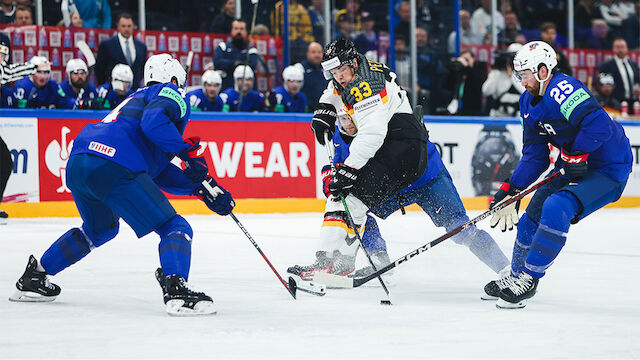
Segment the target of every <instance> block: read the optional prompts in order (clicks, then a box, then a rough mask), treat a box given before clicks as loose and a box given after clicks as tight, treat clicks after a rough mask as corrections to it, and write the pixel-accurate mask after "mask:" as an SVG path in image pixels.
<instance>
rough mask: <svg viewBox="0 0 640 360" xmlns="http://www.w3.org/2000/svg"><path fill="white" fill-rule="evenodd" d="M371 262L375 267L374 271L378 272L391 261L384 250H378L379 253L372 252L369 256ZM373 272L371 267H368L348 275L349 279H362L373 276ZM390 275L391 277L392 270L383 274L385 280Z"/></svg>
mask: <svg viewBox="0 0 640 360" xmlns="http://www.w3.org/2000/svg"><path fill="white" fill-rule="evenodd" d="M371 260H373V263H374V264H375V265H376V269H378V270H380V269H382V268H383V267H385V266H387V265H389V264H391V260H390V259H389V254H388V253H387V251H386V250H379V251H375V252H373V253H372V254H371ZM373 272H374V270H373V266H371V265H368V266H365V267H362V268H360V269H358V270H356V271H355V272H354V273H353V274H351V275H349V277H352V278H355V279H358V278H363V277H365V276H369V275H371V274H373ZM391 275H393V270H389V271H387V272H386V273H384V276H385V278H386V277H388V276H391Z"/></svg>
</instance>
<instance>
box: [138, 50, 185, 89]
mask: <svg viewBox="0 0 640 360" xmlns="http://www.w3.org/2000/svg"><path fill="white" fill-rule="evenodd" d="M173 78H176V80H177V81H178V86H179V87H183V86H184V84H185V81H186V80H187V73H186V72H185V71H184V68H183V67H182V65H180V62H179V61H178V60H176V59H174V58H172V57H171V55H169V54H158V55H153V56H152V57H150V58H148V59H147V62H146V63H145V64H144V84H145V85H149V83H150V82H152V81H155V82H159V83H168V82H171V80H172V79H173Z"/></svg>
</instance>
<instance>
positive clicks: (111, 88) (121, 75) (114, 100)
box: [92, 64, 193, 111]
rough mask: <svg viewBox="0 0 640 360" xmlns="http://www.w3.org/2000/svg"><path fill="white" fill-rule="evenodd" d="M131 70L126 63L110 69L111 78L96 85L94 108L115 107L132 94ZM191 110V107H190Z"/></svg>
mask: <svg viewBox="0 0 640 360" xmlns="http://www.w3.org/2000/svg"><path fill="white" fill-rule="evenodd" d="M132 84H133V71H132V70H131V68H130V67H129V65H127V64H118V65H116V66H114V67H113V70H111V80H110V81H109V82H106V83H104V84H102V85H100V87H98V91H97V92H98V98H97V101H96V105H95V106H93V107H92V108H95V109H115V108H116V107H117V106H118V105H120V103H121V102H122V101H123V100H124V99H126V98H128V97H129V95H131V94H133V90H131V85H132ZM191 111H193V108H192V109H191Z"/></svg>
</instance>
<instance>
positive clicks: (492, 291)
mask: <svg viewBox="0 0 640 360" xmlns="http://www.w3.org/2000/svg"><path fill="white" fill-rule="evenodd" d="M510 275H511V266H507V267H505V268H504V269H502V270H500V272H499V273H498V279H496V280H491V281H489V282H488V283H487V285H485V286H484V294H482V296H480V299H482V300H498V298H499V297H500V290H502V289H504V288H506V287H507V285H508V284H507V279H508V278H509V276H510Z"/></svg>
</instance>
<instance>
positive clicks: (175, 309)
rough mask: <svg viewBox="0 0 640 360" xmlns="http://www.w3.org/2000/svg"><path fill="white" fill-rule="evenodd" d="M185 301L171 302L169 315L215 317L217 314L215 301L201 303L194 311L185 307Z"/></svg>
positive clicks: (168, 309)
mask: <svg viewBox="0 0 640 360" xmlns="http://www.w3.org/2000/svg"><path fill="white" fill-rule="evenodd" d="M183 305H184V300H169V301H168V302H167V313H168V314H169V315H171V316H198V315H215V314H216V313H217V311H216V309H215V307H214V306H213V301H199V302H198V303H197V304H196V305H195V306H194V307H193V309H190V308H188V307H183Z"/></svg>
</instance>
